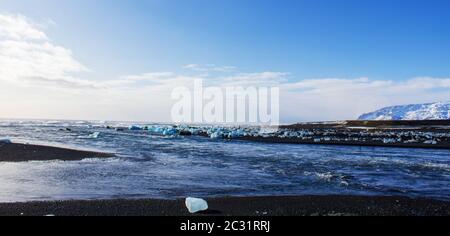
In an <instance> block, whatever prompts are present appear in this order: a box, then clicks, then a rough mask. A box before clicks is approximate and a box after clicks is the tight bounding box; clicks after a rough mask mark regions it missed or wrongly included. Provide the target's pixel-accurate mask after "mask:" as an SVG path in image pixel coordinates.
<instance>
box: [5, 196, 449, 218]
mask: <svg viewBox="0 0 450 236" xmlns="http://www.w3.org/2000/svg"><path fill="white" fill-rule="evenodd" d="M207 200H208V203H209V206H210V209H209V210H208V211H206V212H203V213H198V214H189V213H188V211H187V210H186V207H185V206H184V200H181V199H180V200H155V199H144V200H93V201H55V202H30V203H2V204H0V215H2V216H20V215H23V216H45V215H55V216H449V215H450V201H438V200H430V199H410V198H404V197H360V196H298V197H241V198H234V197H228V198H213V199H207Z"/></svg>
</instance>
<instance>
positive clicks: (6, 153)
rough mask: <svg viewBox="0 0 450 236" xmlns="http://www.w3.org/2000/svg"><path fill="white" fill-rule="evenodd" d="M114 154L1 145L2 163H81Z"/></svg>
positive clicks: (12, 144)
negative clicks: (52, 161)
mask: <svg viewBox="0 0 450 236" xmlns="http://www.w3.org/2000/svg"><path fill="white" fill-rule="evenodd" d="M114 156H115V155H114V154H110V153H102V152H92V151H82V150H74V149H68V148H58V147H50V146H42V145H32V144H19V143H0V162H25V161H51V160H61V161H80V160H83V159H87V158H111V157H114Z"/></svg>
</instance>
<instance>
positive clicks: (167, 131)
mask: <svg viewBox="0 0 450 236" xmlns="http://www.w3.org/2000/svg"><path fill="white" fill-rule="evenodd" d="M177 134H178V130H176V129H174V128H167V129H165V130H164V132H163V135H164V136H172V135H177Z"/></svg>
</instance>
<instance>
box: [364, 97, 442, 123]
mask: <svg viewBox="0 0 450 236" xmlns="http://www.w3.org/2000/svg"><path fill="white" fill-rule="evenodd" d="M358 120H450V101H449V102H435V103H424V104H409V105H399V106H390V107H385V108H381V109H379V110H376V111H374V112H369V113H366V114H363V115H361V116H360V117H359V118H358Z"/></svg>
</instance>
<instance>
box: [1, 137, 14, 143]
mask: <svg viewBox="0 0 450 236" xmlns="http://www.w3.org/2000/svg"><path fill="white" fill-rule="evenodd" d="M0 143H2V144H7V143H12V142H11V140H10V139H7V138H0Z"/></svg>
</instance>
